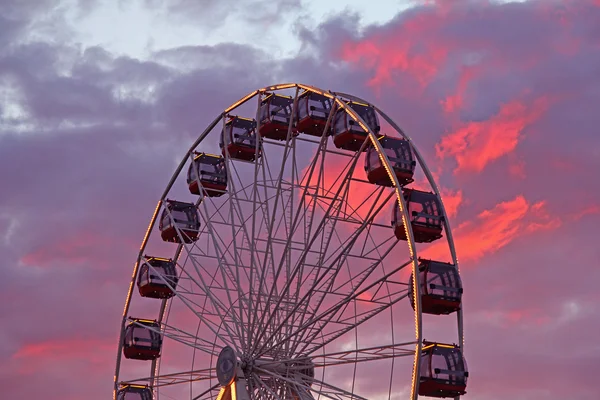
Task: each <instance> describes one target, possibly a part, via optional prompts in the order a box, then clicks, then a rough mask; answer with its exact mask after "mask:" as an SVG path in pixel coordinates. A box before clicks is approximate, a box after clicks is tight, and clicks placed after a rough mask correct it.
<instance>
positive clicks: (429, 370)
mask: <svg viewBox="0 0 600 400" xmlns="http://www.w3.org/2000/svg"><path fill="white" fill-rule="evenodd" d="M423 344H424V346H423V349H422V350H421V368H420V373H419V396H428V397H439V398H441V397H456V396H462V395H464V394H465V393H467V392H466V388H467V378H468V376H469V372H468V371H467V364H466V361H465V359H464V358H463V355H462V352H461V351H460V348H459V347H458V346H456V345H448V344H441V343H428V342H423Z"/></svg>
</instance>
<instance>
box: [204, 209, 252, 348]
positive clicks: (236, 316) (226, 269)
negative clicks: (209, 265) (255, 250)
mask: <svg viewBox="0 0 600 400" xmlns="http://www.w3.org/2000/svg"><path fill="white" fill-rule="evenodd" d="M204 204H205V207H206V203H204ZM205 224H206V225H207V226H208V227H209V229H208V231H209V233H210V235H211V237H212V241H213V244H214V250H215V253H216V255H217V257H218V270H219V271H221V276H222V283H223V286H224V289H225V293H226V295H227V300H228V301H229V305H230V307H229V310H230V313H229V314H231V317H233V320H234V324H233V325H234V327H235V329H236V331H237V335H238V338H239V339H240V345H241V346H243V345H244V343H245V340H244V339H245V338H244V332H243V328H242V327H243V324H244V312H243V309H244V308H243V305H244V303H245V301H244V300H245V297H246V296H245V294H244V293H243V290H242V287H241V285H240V280H239V270H240V268H235V271H234V270H232V268H231V267H232V265H231V263H229V262H227V258H226V254H227V255H229V257H230V258H232V259H233V260H232V261H233V265H234V266H237V265H239V264H237V263H236V258H237V257H235V256H233V255H232V254H231V253H230V252H229V251H228V246H227V245H226V244H225V242H224V241H223V239H222V238H221V236H220V235H219V233H218V232H217V231H216V230H215V229H214V228H213V226H212V224H211V221H210V220H206V221H205ZM232 242H234V243H235V240H233V241H232ZM219 243H220V244H222V246H223V247H224V248H225V251H222V250H221V246H220V245H219ZM226 277H227V278H229V279H226ZM228 280H229V281H230V284H232V286H233V287H234V289H233V290H235V294H236V295H237V298H232V293H231V292H232V291H233V290H230V288H229V285H228V283H227V281H228ZM236 300H237V302H238V305H239V308H238V309H237V310H239V313H238V312H236V308H235V307H233V305H234V304H235V302H236ZM242 348H243V347H242Z"/></svg>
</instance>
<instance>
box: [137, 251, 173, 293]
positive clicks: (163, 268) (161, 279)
mask: <svg viewBox="0 0 600 400" xmlns="http://www.w3.org/2000/svg"><path fill="white" fill-rule="evenodd" d="M178 281H179V278H178V277H177V270H176V268H175V263H174V262H173V260H169V259H166V258H158V257H149V258H147V259H146V261H144V263H143V264H142V265H141V266H140V272H139V275H138V279H137V285H138V290H139V292H140V295H141V296H142V297H150V298H152V299H169V298H171V297H173V296H174V295H175V292H173V290H171V288H173V289H175V288H176V287H177V282H178ZM169 285H170V286H171V288H170V287H169Z"/></svg>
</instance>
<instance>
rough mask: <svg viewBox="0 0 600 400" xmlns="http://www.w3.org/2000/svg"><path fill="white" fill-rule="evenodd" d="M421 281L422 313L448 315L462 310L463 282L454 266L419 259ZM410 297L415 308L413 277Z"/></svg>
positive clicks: (410, 285) (410, 282) (410, 283)
mask: <svg viewBox="0 0 600 400" xmlns="http://www.w3.org/2000/svg"><path fill="white" fill-rule="evenodd" d="M419 279H420V281H421V312H423V313H425V314H435V315H446V314H450V313H453V312H455V311H458V310H460V305H461V299H462V293H463V288H462V282H461V280H460V275H459V274H458V270H457V269H456V267H455V266H454V264H448V263H443V262H439V261H431V260H422V259H419ZM409 297H410V300H411V305H412V307H413V308H415V298H414V296H413V285H412V275H411V277H410V281H409Z"/></svg>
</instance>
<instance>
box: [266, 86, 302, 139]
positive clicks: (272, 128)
mask: <svg viewBox="0 0 600 400" xmlns="http://www.w3.org/2000/svg"><path fill="white" fill-rule="evenodd" d="M293 103H294V99H293V98H291V97H289V96H282V95H280V94H276V93H269V94H268V95H267V96H265V98H264V99H263V100H262V101H261V106H260V128H259V129H258V130H259V132H260V134H261V136H263V137H266V138H269V139H275V140H286V139H287V134H288V128H289V126H290V120H291V118H292V106H293ZM292 134H293V135H297V134H298V132H297V131H296V130H295V128H294V127H293V126H292Z"/></svg>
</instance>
